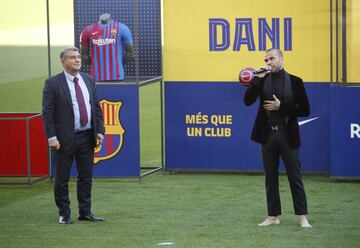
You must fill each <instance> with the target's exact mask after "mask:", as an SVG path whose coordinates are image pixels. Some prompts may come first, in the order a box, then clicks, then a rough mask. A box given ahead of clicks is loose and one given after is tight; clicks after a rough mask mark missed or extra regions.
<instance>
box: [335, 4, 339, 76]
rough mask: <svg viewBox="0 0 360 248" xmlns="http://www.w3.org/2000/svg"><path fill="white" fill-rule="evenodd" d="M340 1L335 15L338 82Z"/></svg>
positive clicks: (337, 72)
mask: <svg viewBox="0 0 360 248" xmlns="http://www.w3.org/2000/svg"><path fill="white" fill-rule="evenodd" d="M338 1H339V0H336V8H335V10H336V13H335V17H336V22H335V25H336V29H335V32H336V40H335V47H336V55H335V61H336V83H338V82H339V16H338V12H339V5H338Z"/></svg>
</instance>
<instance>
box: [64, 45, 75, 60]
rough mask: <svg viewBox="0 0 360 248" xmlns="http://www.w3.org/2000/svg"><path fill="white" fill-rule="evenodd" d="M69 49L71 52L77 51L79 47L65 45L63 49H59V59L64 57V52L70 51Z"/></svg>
mask: <svg viewBox="0 0 360 248" xmlns="http://www.w3.org/2000/svg"><path fill="white" fill-rule="evenodd" d="M70 51H72V52H79V49H78V48H77V47H67V48H64V49H63V50H62V51H61V53H60V59H61V60H64V59H65V54H66V53H67V52H70Z"/></svg>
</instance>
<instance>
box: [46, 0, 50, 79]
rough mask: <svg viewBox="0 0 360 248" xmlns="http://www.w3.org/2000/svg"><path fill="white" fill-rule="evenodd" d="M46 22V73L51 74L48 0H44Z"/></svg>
mask: <svg viewBox="0 0 360 248" xmlns="http://www.w3.org/2000/svg"><path fill="white" fill-rule="evenodd" d="M46 24H47V52H48V75H49V77H50V76H51V54H50V52H51V51H50V11H49V0H46Z"/></svg>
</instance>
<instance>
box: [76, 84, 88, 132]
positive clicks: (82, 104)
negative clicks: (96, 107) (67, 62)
mask: <svg viewBox="0 0 360 248" xmlns="http://www.w3.org/2000/svg"><path fill="white" fill-rule="evenodd" d="M78 82H79V79H78V78H77V77H74V84H75V93H76V99H77V102H78V105H79V112H80V124H81V126H82V127H83V126H85V125H86V124H87V122H88V116H87V111H86V105H85V101H84V96H83V93H82V91H81V88H80V86H79V83H78Z"/></svg>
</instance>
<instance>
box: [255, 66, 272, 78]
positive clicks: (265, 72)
mask: <svg viewBox="0 0 360 248" xmlns="http://www.w3.org/2000/svg"><path fill="white" fill-rule="evenodd" d="M266 67H267V66H262V67H260V69H265V68H266ZM269 73H271V71H264V72H263V73H259V74H255V77H257V78H263V77H265V76H266V75H267V74H269Z"/></svg>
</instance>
